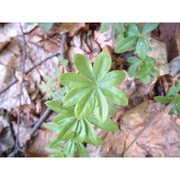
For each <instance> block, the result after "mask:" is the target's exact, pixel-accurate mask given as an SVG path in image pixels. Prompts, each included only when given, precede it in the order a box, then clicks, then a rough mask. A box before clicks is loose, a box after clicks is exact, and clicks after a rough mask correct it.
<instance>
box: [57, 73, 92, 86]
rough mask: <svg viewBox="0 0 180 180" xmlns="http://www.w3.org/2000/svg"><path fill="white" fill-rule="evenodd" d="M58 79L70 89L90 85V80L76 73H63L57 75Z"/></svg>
mask: <svg viewBox="0 0 180 180" xmlns="http://www.w3.org/2000/svg"><path fill="white" fill-rule="evenodd" d="M59 81H60V83H61V84H63V85H64V86H67V87H68V88H70V89H74V88H83V87H88V86H90V85H92V82H91V81H89V80H88V79H86V78H85V77H83V76H81V75H80V74H76V73H65V74H62V75H61V76H60V77H59Z"/></svg>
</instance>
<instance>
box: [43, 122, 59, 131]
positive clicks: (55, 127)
mask: <svg viewBox="0 0 180 180" xmlns="http://www.w3.org/2000/svg"><path fill="white" fill-rule="evenodd" d="M45 128H46V129H48V130H50V131H52V132H55V133H56V134H58V133H59V131H60V130H61V126H59V125H58V124H56V123H53V122H49V123H46V124H45Z"/></svg>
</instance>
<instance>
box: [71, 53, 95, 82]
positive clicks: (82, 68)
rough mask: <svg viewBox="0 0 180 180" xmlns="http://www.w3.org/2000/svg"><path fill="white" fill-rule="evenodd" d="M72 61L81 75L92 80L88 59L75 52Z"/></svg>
mask: <svg viewBox="0 0 180 180" xmlns="http://www.w3.org/2000/svg"><path fill="white" fill-rule="evenodd" d="M74 63H75V65H76V68H77V69H78V71H79V72H80V74H81V75H83V76H85V77H86V78H87V79H89V80H92V81H93V80H94V75H93V70H92V65H91V63H90V61H89V59H87V58H86V57H84V56H83V55H81V54H76V55H75V56H74Z"/></svg>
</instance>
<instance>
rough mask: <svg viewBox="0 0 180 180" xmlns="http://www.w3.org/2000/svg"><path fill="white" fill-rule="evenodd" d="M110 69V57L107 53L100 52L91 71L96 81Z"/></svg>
mask: <svg viewBox="0 0 180 180" xmlns="http://www.w3.org/2000/svg"><path fill="white" fill-rule="evenodd" d="M110 68H111V56H110V54H109V52H108V51H102V52H101V53H100V54H99V55H98V56H97V58H96V60H95V62H94V66H93V70H94V73H95V76H96V79H97V80H101V79H102V78H103V77H104V76H105V74H106V73H107V72H108V71H109V70H110Z"/></svg>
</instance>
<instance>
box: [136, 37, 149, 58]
mask: <svg viewBox="0 0 180 180" xmlns="http://www.w3.org/2000/svg"><path fill="white" fill-rule="evenodd" d="M135 52H136V53H137V54H139V57H140V58H141V59H146V55H147V52H148V49H147V46H146V43H145V42H144V40H143V38H141V37H139V38H138V41H137V44H136V51H135Z"/></svg>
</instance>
